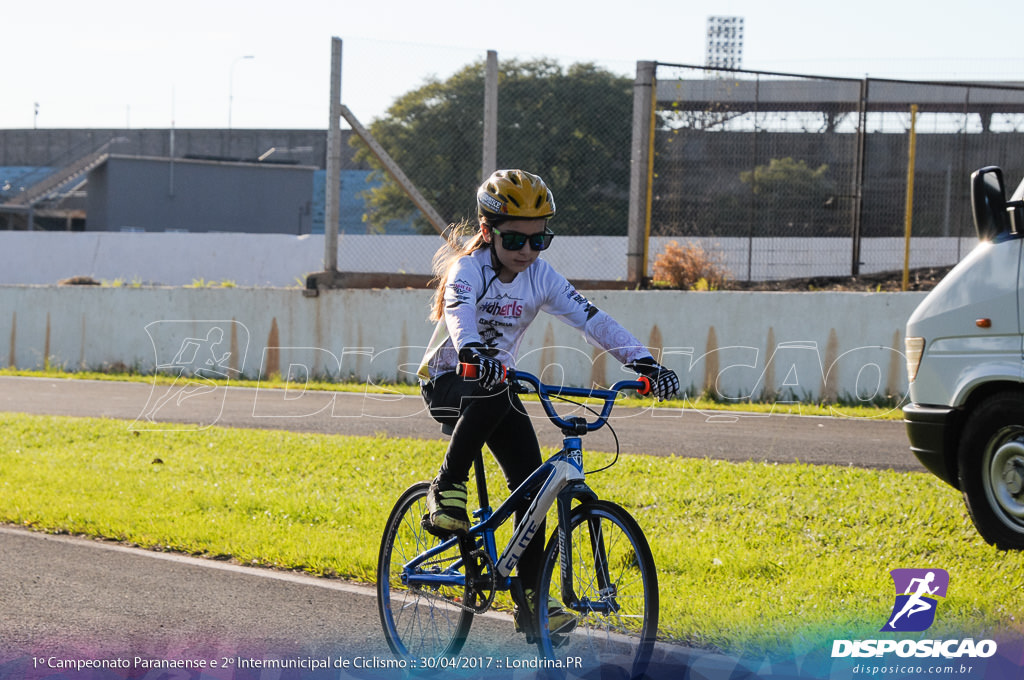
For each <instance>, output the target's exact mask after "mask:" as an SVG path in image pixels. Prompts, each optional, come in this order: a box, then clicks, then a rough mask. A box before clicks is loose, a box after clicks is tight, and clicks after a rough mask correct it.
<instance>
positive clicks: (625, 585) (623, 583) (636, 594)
mask: <svg viewBox="0 0 1024 680" xmlns="http://www.w3.org/2000/svg"><path fill="white" fill-rule="evenodd" d="M569 524H570V527H571V532H570V533H571V536H569V537H567V544H568V545H570V546H571V550H572V553H571V560H572V563H571V564H570V565H569V567H570V574H571V579H572V591H573V592H574V593H575V596H576V601H575V602H565V603H564V604H563V605H562V606H563V607H564V611H565V612H569V613H571V614H572V615H573V617H574V619H573V620H571V621H569V622H568V623H565V620H566V617H565V616H557V617H551V616H549V614H550V612H549V608H548V606H545V605H546V604H547V603H548V602H551V601H552V600H557V601H558V602H563V593H564V591H565V589H563V587H562V574H561V568H560V566H559V565H560V558H561V555H560V550H559V541H558V532H557V531H556V532H555V534H554V535H553V536H552V538H551V540H550V542H549V543H548V547H547V550H546V553H545V559H544V569H543V571H542V572H541V580H540V585H539V592H540V594H541V600H540V604H541V606H539V607H538V610H539V611H538V619H539V627H540V636H539V638H540V639H539V642H538V644H539V646H540V650H541V653H542V654H543V655H544V656H545V657H546V658H547V659H551V660H560V661H561V663H560V664H559V666H560V667H564V668H565V669H566V671H567V673H568V674H570V675H572V674H574V673H576V672H578V673H579V675H580V676H582V675H584V674H589V673H591V672H592V671H593V670H594V669H595V668H600V672H601V677H622V678H640V677H642V676H643V675H644V673H645V672H646V670H647V666H648V663H649V662H650V658H651V653H652V652H653V651H654V641H655V638H656V637H657V634H658V576H657V573H656V572H655V568H654V558H653V557H652V555H651V549H650V546H649V545H648V543H647V539H646V538H645V537H644V534H643V531H641V529H640V526H639V525H638V524H637V523H636V520H634V519H633V517H632V516H630V514H629V513H627V512H626V511H625V510H624V509H623V508H622V507H621V506H619V505H616V504H614V503H609V502H606V501H589V502H586V503H583V504H582V505H580V506H578V507H576V508H574V509H573V511H572V514H571V515H570V522H569ZM545 598H548V599H547V600H545ZM552 618H554V619H556V620H557V621H559V622H562V625H561V628H560V629H559V630H555V629H553V628H552V625H551V619H552ZM577 660H579V661H580V662H582V664H583V668H576V662H577Z"/></svg>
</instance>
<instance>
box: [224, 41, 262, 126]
mask: <svg viewBox="0 0 1024 680" xmlns="http://www.w3.org/2000/svg"><path fill="white" fill-rule="evenodd" d="M255 58H256V57H255V56H253V55H251V54H247V55H245V56H244V57H235V59H234V61H232V62H231V70H230V72H229V73H228V130H229V131H230V130H231V108H232V106H233V104H234V101H235V64H237V63H238V62H239V61H241V60H242V59H255Z"/></svg>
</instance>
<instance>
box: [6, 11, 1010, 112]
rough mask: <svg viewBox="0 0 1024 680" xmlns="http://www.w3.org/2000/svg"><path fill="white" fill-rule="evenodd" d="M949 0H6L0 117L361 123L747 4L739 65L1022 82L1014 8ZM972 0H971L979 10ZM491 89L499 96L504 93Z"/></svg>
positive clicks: (646, 55) (674, 45)
mask: <svg viewBox="0 0 1024 680" xmlns="http://www.w3.org/2000/svg"><path fill="white" fill-rule="evenodd" d="M981 7H982V5H975V4H973V3H968V2H963V1H962V0H958V1H957V2H952V1H950V0H932V1H931V2H928V3H925V2H921V1H919V0H900V1H897V2H894V1H893V0H885V1H883V0H863V1H862V2H860V3H856V4H854V3H846V2H836V1H835V0H831V1H830V0H818V1H816V2H805V1H802V0H801V1H786V0H777V1H776V2H765V1H764V0H758V1H756V2H755V1H753V0H708V1H706V2H702V3H696V2H685V1H684V0H630V1H629V2H623V1H622V0H614V1H611V0H590V1H589V2H587V1H581V0H543V1H542V2H528V1H527V2H522V1H520V2H508V3H505V2H501V0H490V1H488V2H480V1H479V0H477V1H475V2H474V1H470V0H435V1H434V2H421V1H414V0H289V1H287V2H285V1H282V0H273V1H269V0H247V1H246V2H237V1H236V0H176V1H175V2H173V3H172V2H166V1H163V0H156V1H150V2H139V1H138V0H131V1H128V0H92V1H90V2H82V1H81V0H73V1H71V0H31V1H29V0H3V4H2V5H0V27H2V35H3V40H2V43H0V56H2V59H3V61H2V64H0V69H2V75H0V128H2V129H18V128H22V129H24V128H32V127H39V128H94V127H95V128H116V129H123V128H169V127H176V128H226V127H229V126H230V127H233V128H239V129H240V128H275V129H276V128H288V129H325V128H326V127H327V124H328V111H329V110H328V104H329V93H330V55H331V39H332V38H333V37H338V38H341V39H342V78H341V80H342V82H341V93H342V102H343V103H344V104H345V105H346V106H348V107H349V109H351V110H352V112H353V113H354V114H355V116H356V117H357V118H358V119H359V120H360V121H362V122H363V123H364V124H368V123H369V122H371V121H372V120H373V119H375V118H377V117H380V116H382V115H384V113H385V112H386V110H387V108H388V106H389V105H390V104H391V103H392V102H393V101H394V100H395V99H396V98H397V97H399V96H400V95H402V94H403V93H405V92H407V91H409V90H412V89H415V88H417V87H419V86H420V85H422V84H424V83H425V82H426V81H427V79H428V78H431V77H434V78H439V79H442V80H443V79H445V78H447V77H448V76H450V75H451V74H452V73H454V72H456V71H458V70H459V69H460V68H462V67H463V66H466V65H467V64H470V63H473V62H475V61H480V60H482V59H484V58H485V55H486V53H487V51H488V50H494V51H496V52H497V53H498V59H499V60H501V59H513V58H515V59H534V58H540V57H548V58H552V59H555V60H557V61H559V62H560V63H562V64H563V65H566V66H567V65H569V64H572V63H576V62H594V63H597V64H598V65H600V66H602V67H604V68H606V69H608V70H610V71H612V72H615V73H619V74H622V75H628V76H630V77H632V76H633V75H634V74H635V72H636V62H637V61H639V60H647V61H657V62H660V63H671V64H692V65H700V64H702V63H703V60H704V31H705V28H706V24H707V18H708V16H711V15H716V16H740V17H743V19H744V25H745V36H744V45H743V67H744V68H746V69H754V70H763V71H775V72H785V73H805V74H815V75H828V76H844V77H856V78H860V77H864V76H866V75H871V76H875V77H885V78H914V79H934V80H1016V81H1024V53H1022V50H1021V49H1020V47H1019V46H1018V45H1017V42H1018V41H1017V40H1016V32H1017V31H1018V30H1019V27H1020V26H1022V25H1024V24H1022V21H1024V5H1022V4H1021V3H999V4H998V5H984V7H986V8H987V9H980V8H981ZM976 8H978V9H976ZM499 100H500V93H499Z"/></svg>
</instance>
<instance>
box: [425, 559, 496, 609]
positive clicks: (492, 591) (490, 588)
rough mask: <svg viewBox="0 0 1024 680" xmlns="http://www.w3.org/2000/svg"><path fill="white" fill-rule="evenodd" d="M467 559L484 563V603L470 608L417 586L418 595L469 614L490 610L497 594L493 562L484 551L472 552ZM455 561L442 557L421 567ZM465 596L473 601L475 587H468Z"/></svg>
mask: <svg viewBox="0 0 1024 680" xmlns="http://www.w3.org/2000/svg"><path fill="white" fill-rule="evenodd" d="M469 557H470V558H471V559H472V558H479V559H482V560H483V561H484V562H485V564H484V567H485V568H486V569H487V575H486V576H484V577H481V578H486V579H487V580H488V583H487V584H486V586H487V592H489V595H488V596H487V599H486V601H485V602H484V603H483V604H482V605H478V606H476V607H471V606H469V605H467V604H464V603H463V602H457V601H455V600H452V599H450V598H448V597H445V596H444V595H436V594H435V593H434V592H430V591H429V589H427V588H424V587H423V586H417V587H416V590H417V591H419V593H420V595H422V596H423V597H426V598H428V599H431V600H438V601H441V602H444V603H446V604H449V605H451V606H453V607H456V608H457V609H460V610H462V611H465V612H470V613H471V614H483V613H484V612H485V611H487V610H488V609H490V608H491V605H492V604H493V603H494V597H495V595H496V592H497V585H498V581H497V578H496V577H495V574H494V562H493V561H492V560H491V556H490V555H488V554H487V552H486V551H484V550H474V551H473V552H471V553H470V554H469ZM455 559H456V558H455V557H443V558H440V559H437V560H435V561H433V562H424V563H423V566H424V567H430V566H433V565H441V564H444V563H446V562H454V561H455ZM467 594H468V595H469V596H470V597H471V598H472V599H473V600H474V601H475V600H476V595H477V594H478V589H477V588H476V587H475V586H473V585H470V587H469V588H468V592H467Z"/></svg>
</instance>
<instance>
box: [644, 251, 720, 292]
mask: <svg viewBox="0 0 1024 680" xmlns="http://www.w3.org/2000/svg"><path fill="white" fill-rule="evenodd" d="M728 278H729V270H728V269H726V268H725V267H724V266H723V265H722V258H721V255H719V254H717V253H709V252H707V251H706V250H704V248H703V246H701V245H700V244H699V243H693V242H690V243H687V244H686V245H685V246H681V245H679V243H678V242H676V241H670V242H669V243H668V244H666V245H665V252H663V253H661V254H659V255H658V256H657V257H656V258H655V259H654V280H655V281H663V282H665V283H667V284H668V285H669V286H671V287H672V288H681V289H683V290H717V289H719V288H721V287H722V286H724V285H725V282H726V280H727V279H728Z"/></svg>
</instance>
